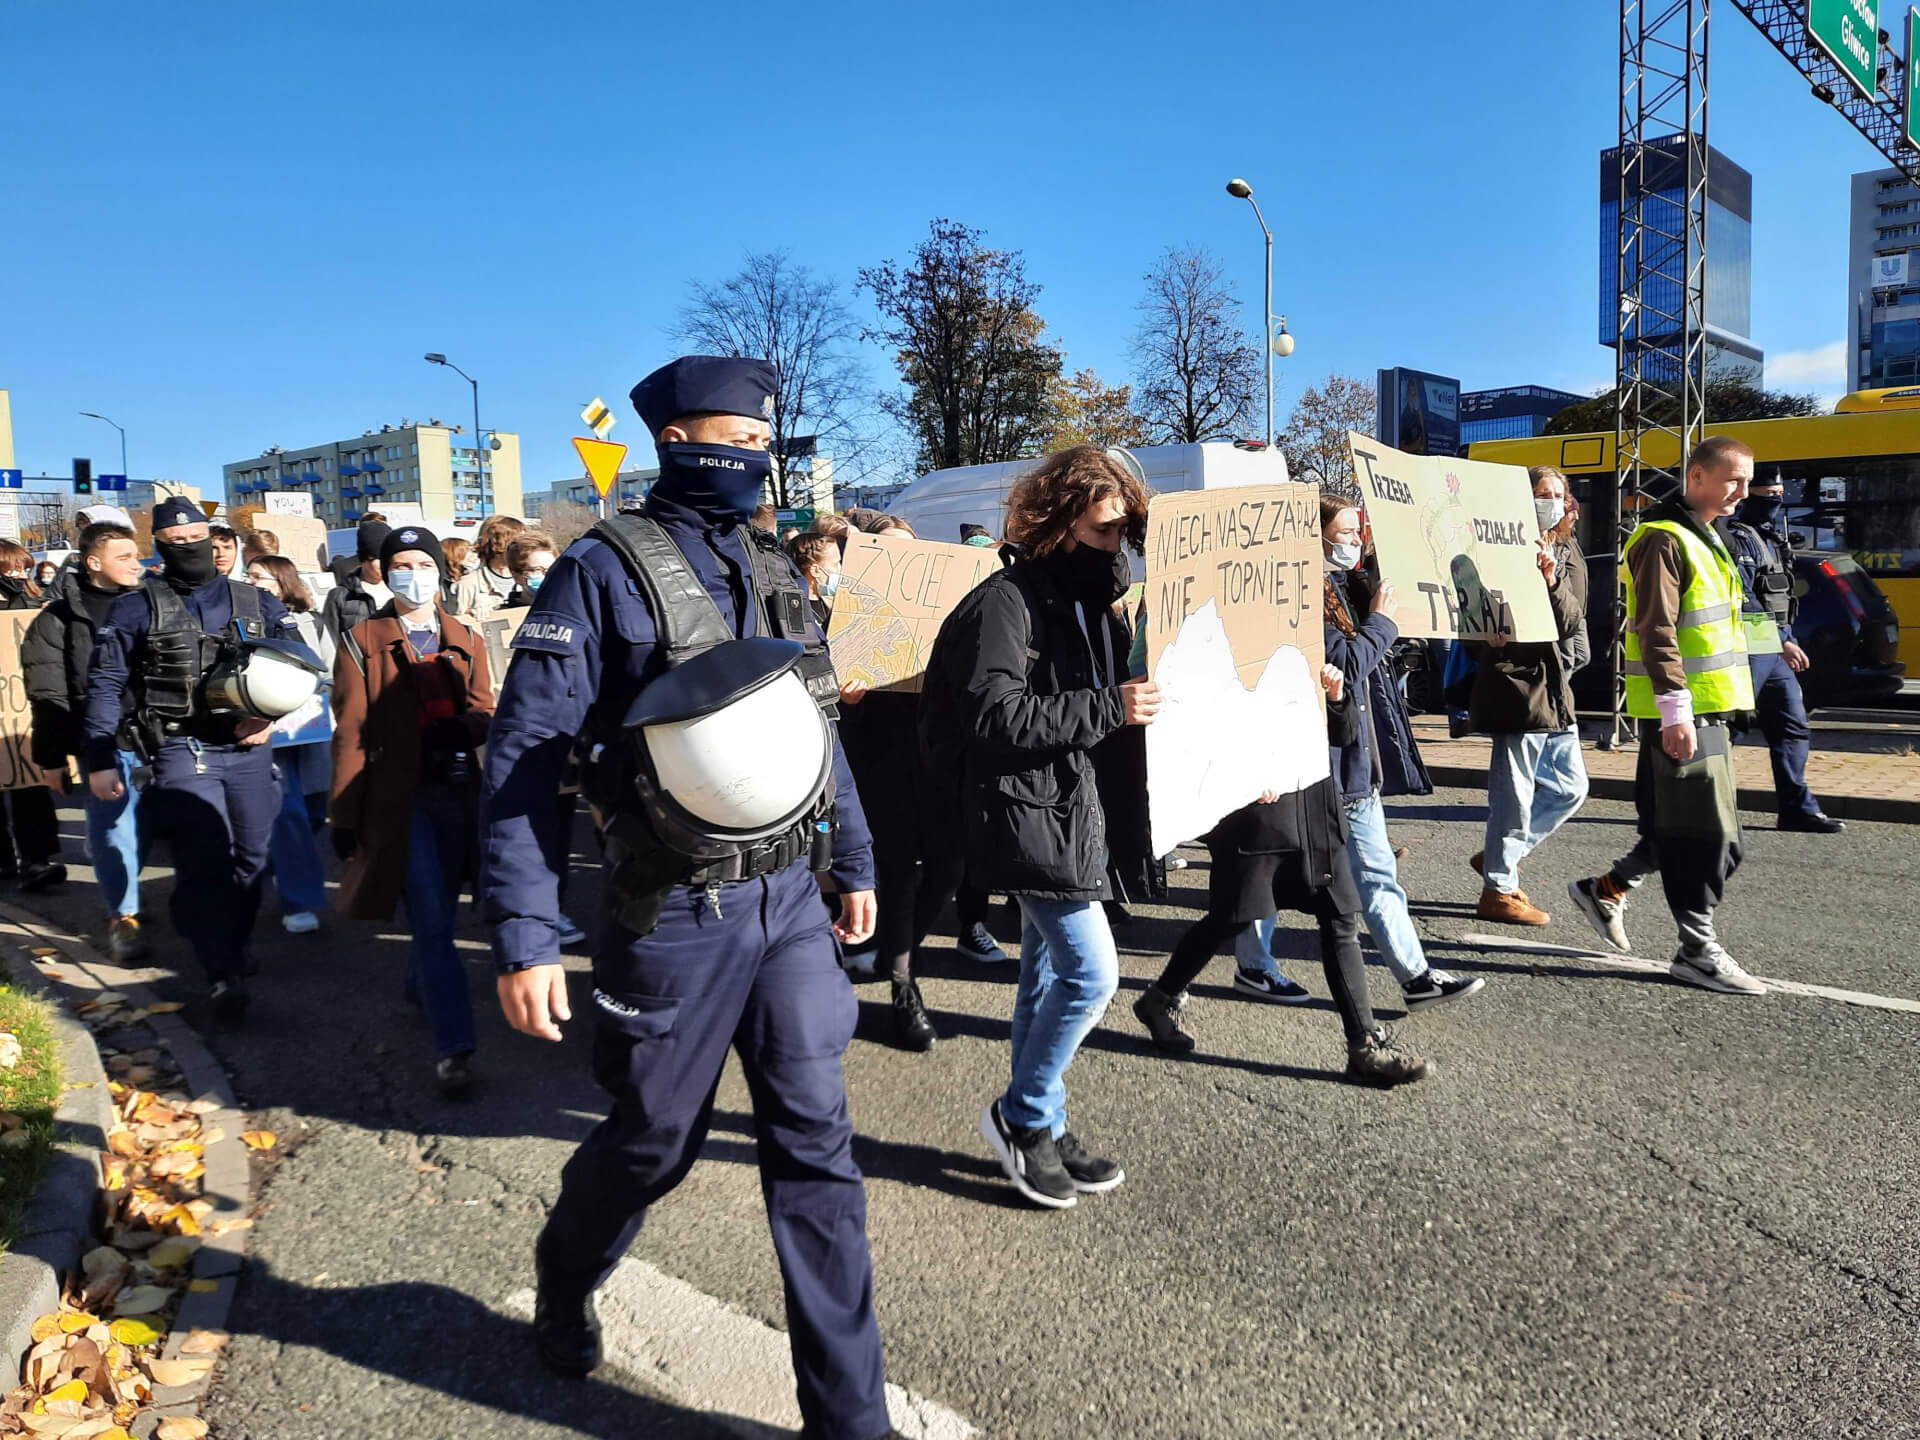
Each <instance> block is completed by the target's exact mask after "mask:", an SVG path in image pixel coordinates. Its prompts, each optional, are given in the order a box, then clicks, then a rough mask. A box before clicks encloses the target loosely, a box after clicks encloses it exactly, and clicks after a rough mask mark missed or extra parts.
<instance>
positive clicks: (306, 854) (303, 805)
mask: <svg viewBox="0 0 1920 1440" xmlns="http://www.w3.org/2000/svg"><path fill="white" fill-rule="evenodd" d="M273 769H274V773H275V774H277V775H278V776H279V777H280V813H279V814H278V815H276V816H274V817H273V844H272V846H271V848H270V849H269V850H268V852H267V855H268V858H269V859H270V860H271V861H272V862H273V887H274V889H276V890H278V891H279V892H280V909H281V911H282V912H283V913H285V914H289V915H291V914H293V913H294V912H295V911H297V910H310V911H318V910H324V909H326V908H327V877H326V872H325V871H324V870H322V869H321V868H320V847H319V846H318V845H316V844H315V843H314V839H313V817H312V816H311V814H309V813H308V810H307V797H306V796H305V795H304V794H302V793H301V790H300V767H299V766H298V765H297V764H295V763H294V761H293V757H292V756H291V755H289V754H288V753H287V752H286V751H284V750H281V751H278V752H276V753H275V755H274V757H273Z"/></svg>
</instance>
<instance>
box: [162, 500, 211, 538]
mask: <svg viewBox="0 0 1920 1440" xmlns="http://www.w3.org/2000/svg"><path fill="white" fill-rule="evenodd" d="M206 523H207V512H206V511H204V510H202V509H201V508H200V507H199V506H198V505H196V504H194V502H193V501H191V500H187V499H183V498H182V497H181V496H178V495H169V496H168V497H167V498H166V499H164V500H162V501H160V502H159V503H158V504H156V505H155V506H154V507H153V528H154V529H156V530H170V529H172V528H173V527H174V526H175V525H204V524H206Z"/></svg>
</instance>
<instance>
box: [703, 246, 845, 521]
mask: <svg viewBox="0 0 1920 1440" xmlns="http://www.w3.org/2000/svg"><path fill="white" fill-rule="evenodd" d="M687 293H688V297H689V298H688V303H687V304H686V306H685V307H683V308H682V310H681V311H680V319H679V324H678V326H677V327H676V330H675V334H676V335H677V336H678V337H679V338H680V339H682V340H684V341H686V342H687V343H688V344H690V345H693V346H695V347H697V348H698V349H699V350H701V351H702V352H704V353H706V354H711V355H741V356H750V357H752V358H753V359H756V360H766V361H769V362H771V364H772V365H773V376H774V389H773V414H772V415H771V416H769V417H768V419H769V422H770V423H771V424H772V426H773V439H772V441H771V442H770V443H769V445H768V447H767V448H768V450H769V451H770V452H771V454H772V455H773V458H774V487H775V491H776V502H777V503H778V504H780V505H783V506H784V505H788V504H790V503H792V497H791V496H790V495H789V494H788V490H789V486H790V477H793V479H794V480H795V481H797V482H798V483H794V484H792V488H793V489H794V490H796V491H800V490H804V489H805V488H806V485H807V483H809V482H807V481H805V480H801V479H799V477H797V476H794V475H793V469H792V466H793V462H794V461H796V460H803V459H808V458H810V457H811V456H813V455H814V454H816V453H818V454H829V453H832V452H833V451H834V450H835V449H836V448H839V447H841V446H843V445H847V444H850V443H851V442H852V441H853V440H854V436H853V431H854V428H855V422H856V412H857V411H858V410H859V409H860V404H861V400H862V398H863V395H864V376H863V375H862V373H861V369H860V365H859V362H858V361H857V360H855V359H854V358H853V356H852V355H851V354H850V353H849V350H848V347H849V346H850V345H851V344H852V343H853V342H854V341H855V340H856V339H857V338H858V337H859V333H860V330H859V326H858V325H857V324H856V323H855V321H854V318H853V315H852V313H851V312H850V311H848V309H847V307H846V305H845V304H844V303H843V302H842V301H841V299H840V296H839V292H838V291H837V290H836V288H835V287H834V284H833V282H832V281H830V280H820V279H816V278H815V277H814V275H813V272H812V271H810V270H808V269H807V268H806V267H805V266H804V265H795V264H794V263H793V262H792V260H790V259H789V258H788V256H787V254H786V252H785V251H780V250H774V251H769V252H767V253H766V254H762V255H749V256H748V257H747V258H746V261H745V263H744V264H743V265H742V266H741V268H740V272H739V273H738V274H737V275H734V276H733V277H732V278H731V279H728V280H723V281H721V282H720V283H719V284H718V285H708V284H703V283H701V282H699V281H695V282H693V283H691V284H689V285H688V287H687ZM796 442H799V443H796ZM801 468H802V469H804V468H805V467H804V466H803V467H801Z"/></svg>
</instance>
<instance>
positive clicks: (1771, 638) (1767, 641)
mask: <svg viewBox="0 0 1920 1440" xmlns="http://www.w3.org/2000/svg"><path fill="white" fill-rule="evenodd" d="M1740 628H1741V629H1742V630H1744V631H1746V632H1747V654H1749V655H1780V654H1783V653H1785V651H1786V646H1785V645H1783V644H1781V635H1780V625H1779V623H1778V622H1777V621H1776V620H1775V619H1774V618H1773V617H1772V616H1771V615H1769V614H1767V613H1766V611H1764V610H1745V611H1742V612H1741V614H1740Z"/></svg>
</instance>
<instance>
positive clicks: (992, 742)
mask: <svg viewBox="0 0 1920 1440" xmlns="http://www.w3.org/2000/svg"><path fill="white" fill-rule="evenodd" d="M1146 524H1147V494H1146V487H1145V485H1144V484H1143V483H1142V482H1141V479H1140V477H1139V476H1138V475H1136V474H1135V473H1134V471H1133V470H1132V469H1130V468H1128V466H1127V465H1125V464H1123V463H1122V462H1121V461H1120V460H1118V459H1116V458H1114V456H1113V455H1110V454H1109V453H1108V452H1106V451H1103V450H1100V449H1099V448H1097V447H1095V446H1091V445H1078V446H1075V447H1073V448H1072V449H1069V450H1064V451H1061V452H1060V453H1059V454H1057V455H1054V456H1051V457H1049V458H1048V459H1047V460H1046V461H1045V462H1044V463H1042V464H1041V465H1040V466H1039V468H1038V469H1036V470H1034V471H1033V472H1032V473H1031V474H1029V475H1026V476H1024V477H1022V479H1021V480H1020V481H1019V483H1017V484H1016V485H1015V486H1014V488H1013V491H1012V493H1011V494H1010V495H1009V496H1008V497H1007V524H1006V531H1005V533H1006V536H1007V538H1008V540H1009V541H1011V542H1012V543H1013V544H1014V545H1016V546H1018V547H1019V548H1020V558H1019V559H1018V560H1017V561H1016V563H1015V564H1013V565H1012V566H1011V567H1009V568H1008V569H1005V570H1002V571H1001V572H1000V573H999V574H997V575H994V576H992V577H990V578H989V579H987V580H986V581H984V582H982V584H981V585H980V586H979V587H978V588H977V589H975V590H974V591H973V593H972V594H970V595H969V596H967V598H966V599H965V600H963V601H961V603H960V605H959V607H958V608H957V609H956V610H955V611H954V613H953V614H952V615H951V616H949V617H948V618H947V621H946V623H945V624H944V625H943V626H942V627H941V629H940V637H939V639H938V641H936V643H935V645H934V650H933V656H932V659H931V661H930V663H929V667H928V671H927V678H926V684H925V690H924V694H923V699H922V707H921V713H922V717H923V719H922V732H921V733H922V741H923V744H924V746H925V748H926V750H927V754H928V760H929V769H930V773H931V774H933V775H935V776H940V777H946V778H947V780H948V782H949V783H950V784H951V785H953V786H954V787H955V789H956V790H957V793H954V794H950V795H949V797H948V798H949V800H950V802H951V803H952V806H953V809H952V812H951V813H952V816H953V820H952V823H953V824H955V825H957V826H963V827H964V832H965V839H964V844H965V849H966V873H967V878H968V880H969V881H970V882H971V883H972V884H974V885H975V886H977V887H979V888H980V889H983V890H990V891H997V892H1000V893H1003V894H1007V895H1012V896H1015V897H1017V898H1018V900H1019V902H1020V910H1021V914H1022V917H1023V922H1024V923H1023V928H1022V931H1021V940H1020V988H1019V993H1018V995H1017V996H1016V998H1015V1000H1014V1011H1013V1066H1012V1083H1011V1084H1009V1085H1008V1087H1007V1089H1006V1092H1005V1093H1004V1094H1003V1095H1001V1096H1000V1097H999V1098H998V1099H996V1100H994V1101H992V1102H990V1103H989V1104H988V1105H987V1107H986V1110H985V1112H984V1113H983V1114H982V1116H981V1119H980V1128H981V1132H982V1134H984V1135H985V1137H986V1140H987V1143H988V1145H990V1146H991V1147H992V1148H993V1152H994V1154H995V1156H996V1157H997V1158H998V1159H999V1161H1000V1165H1001V1168H1002V1169H1004V1170H1005V1171H1006V1173H1007V1178H1008V1179H1010V1180H1011V1181H1013V1183H1014V1185H1015V1186H1016V1187H1017V1188H1018V1189H1019V1191H1020V1193H1021V1194H1023V1195H1025V1196H1026V1197H1027V1198H1028V1199H1029V1200H1031V1201H1033V1202H1034V1203H1035V1204H1037V1205H1044V1206H1047V1207H1049V1208H1053V1209H1065V1208H1066V1207H1068V1206H1071V1205H1072V1204H1073V1203H1074V1201H1075V1198H1076V1197H1077V1196H1078V1195H1080V1194H1085V1193H1097V1192H1099V1191H1104V1190H1111V1189H1112V1188H1113V1187H1114V1186H1116V1185H1118V1184H1119V1183H1120V1182H1121V1181H1122V1180H1124V1179H1125V1178H1126V1175H1125V1172H1123V1171H1122V1170H1121V1168H1120V1167H1119V1166H1118V1165H1116V1164H1114V1163H1113V1162H1112V1161H1111V1160H1105V1159H1101V1158H1099V1157H1097V1156H1095V1155H1092V1154H1090V1153H1088V1151H1087V1150H1086V1149H1085V1147H1084V1146H1082V1145H1081V1143H1080V1142H1079V1140H1077V1139H1076V1138H1075V1137H1074V1135H1073V1132H1072V1131H1070V1130H1068V1129H1067V1110H1066V1099H1067V1090H1066V1082H1065V1076H1066V1070H1067V1066H1068V1065H1069V1064H1071V1063H1072V1060H1073V1057H1074V1054H1075V1052H1077V1051H1078V1050H1079V1048H1080V1042H1081V1041H1082V1040H1084V1039H1085V1038H1086V1036H1087V1033H1088V1032H1089V1031H1091V1030H1092V1029H1093V1027H1094V1026H1095V1025H1096V1024H1098V1023H1099V1021H1100V1017H1101V1015H1102V1014H1103V1013H1104V1012H1105V1010H1106V1008H1107V1002H1108V1001H1109V1000H1110V999H1111V998H1112V997H1113V993H1114V991H1115V989H1116V988H1117V987H1118V985H1119V957H1118V955H1117V953H1116V951H1115V949H1114V944H1113V934H1112V932H1111V931H1110V930H1109V929H1108V927H1107V916H1106V912H1105V911H1104V910H1103V909H1102V908H1101V902H1102V901H1103V900H1106V899H1107V898H1108V897H1109V894H1110V891H1109V889H1108V884H1107V866H1108V853H1107V852H1108V843H1107V827H1106V819H1105V816H1104V814H1103V812H1102V810H1101V806H1100V797H1099V792H1098V789H1097V786H1096V782H1095V774H1094V770H1095V766H1094V759H1093V754H1092V752H1093V751H1094V750H1095V749H1096V748H1097V747H1098V746H1100V745H1101V744H1102V743H1103V742H1105V741H1107V740H1108V739H1109V738H1111V737H1112V736H1114V735H1115V734H1116V733H1117V732H1118V731H1119V730H1120V729H1121V728H1122V727H1123V726H1126V725H1146V724H1150V723H1152V721H1153V717H1154V715H1155V714H1156V713H1157V712H1158V710H1159V708H1160V688H1159V686H1157V685H1155V684H1154V683H1152V682H1151V681H1148V680H1135V681H1129V680H1127V678H1126V662H1127V654H1128V650H1129V648H1130V636H1129V634H1128V632H1127V628H1126V624H1125V622H1124V621H1122V620H1121V619H1120V618H1119V617H1118V616H1117V615H1115V614H1114V611H1113V602H1114V601H1115V600H1117V599H1119V598H1120V596H1121V595H1122V594H1124V593H1125V591H1126V586H1127V580H1128V578H1129V569H1128V565H1127V560H1126V556H1125V555H1124V554H1123V553H1122V550H1121V545H1122V542H1123V541H1129V540H1130V541H1132V542H1133V544H1134V545H1135V547H1136V548H1137V547H1139V546H1140V545H1141V544H1142V543H1143V542H1144V541H1145V539H1146Z"/></svg>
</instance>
